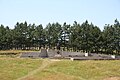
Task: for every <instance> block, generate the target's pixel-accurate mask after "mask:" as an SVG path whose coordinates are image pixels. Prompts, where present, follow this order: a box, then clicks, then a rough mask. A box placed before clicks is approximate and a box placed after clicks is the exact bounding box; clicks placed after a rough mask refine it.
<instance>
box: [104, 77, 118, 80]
mask: <svg viewBox="0 0 120 80" xmlns="http://www.w3.org/2000/svg"><path fill="white" fill-rule="evenodd" d="M103 80H120V77H109V78H105V79H103Z"/></svg>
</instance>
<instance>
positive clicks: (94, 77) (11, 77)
mask: <svg viewBox="0 0 120 80" xmlns="http://www.w3.org/2000/svg"><path fill="white" fill-rule="evenodd" d="M42 62H44V63H45V65H46V64H48V63H49V62H51V63H50V64H48V65H47V66H46V67H44V68H43V69H42V70H40V69H39V70H38V71H36V73H34V74H32V75H30V76H27V77H26V78H23V79H22V80H106V79H107V78H108V79H107V80H109V77H117V78H119V79H120V60H109V61H108V60H101V61H99V60H98V61H94V60H87V61H69V60H61V61H51V60H49V59H19V58H0V79H1V80H15V79H18V78H21V77H23V76H25V75H27V74H29V73H30V72H32V71H34V70H36V69H38V68H39V67H41V66H43V65H44V64H42ZM113 80H114V79H113Z"/></svg>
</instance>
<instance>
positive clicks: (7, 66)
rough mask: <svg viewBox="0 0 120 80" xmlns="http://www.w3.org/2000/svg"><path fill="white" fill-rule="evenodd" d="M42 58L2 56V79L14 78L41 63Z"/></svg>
mask: <svg viewBox="0 0 120 80" xmlns="http://www.w3.org/2000/svg"><path fill="white" fill-rule="evenodd" d="M41 62H42V61H41V60H38V59H36V60H34V59H17V58H0V79H1V80H14V79H17V78H19V77H22V76H24V75H27V74H28V73H29V72H30V71H33V70H34V69H36V68H38V67H39V66H40V65H41Z"/></svg>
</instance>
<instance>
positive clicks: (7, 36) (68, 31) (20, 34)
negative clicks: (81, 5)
mask: <svg viewBox="0 0 120 80" xmlns="http://www.w3.org/2000/svg"><path fill="white" fill-rule="evenodd" d="M57 43H59V44H60V46H61V49H63V50H73V51H83V52H97V53H98V52H102V53H103V52H105V53H111V54H113V53H117V54H119V52H120V23H119V21H118V20H117V19H116V20H115V21H114V24H112V25H110V24H105V26H104V30H103V31H101V30H100V28H99V27H98V26H96V25H94V24H93V23H90V24H89V22H88V21H87V20H86V21H85V22H83V23H82V24H79V23H77V21H74V23H73V25H70V24H67V23H66V22H64V23H63V24H59V23H58V22H56V23H48V24H47V25H46V27H45V28H43V26H42V24H40V25H35V24H28V23H27V22H26V21H25V22H23V23H19V22H17V23H16V25H15V26H14V29H10V28H9V27H8V26H4V25H2V24H1V25H0V50H10V49H22V50H23V49H38V50H39V49H40V48H41V47H47V48H55V47H56V45H57Z"/></svg>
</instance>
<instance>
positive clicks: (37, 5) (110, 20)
mask: <svg viewBox="0 0 120 80" xmlns="http://www.w3.org/2000/svg"><path fill="white" fill-rule="evenodd" d="M116 18H117V19H118V20H119V21H120V0H0V24H3V25H5V26H9V27H10V28H14V25H15V24H16V23H17V22H24V21H27V22H28V23H31V24H33V23H35V24H36V25H39V24H43V26H44V27H45V26H46V25H47V24H48V23H49V22H50V23H53V22H59V23H60V24H63V23H64V22H66V23H68V24H71V25H72V24H73V22H74V21H77V22H78V23H80V24H82V23H83V22H85V20H88V22H89V23H91V22H92V23H93V24H94V25H97V26H98V27H99V28H100V29H101V30H103V29H104V25H105V24H114V20H115V19H116Z"/></svg>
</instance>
